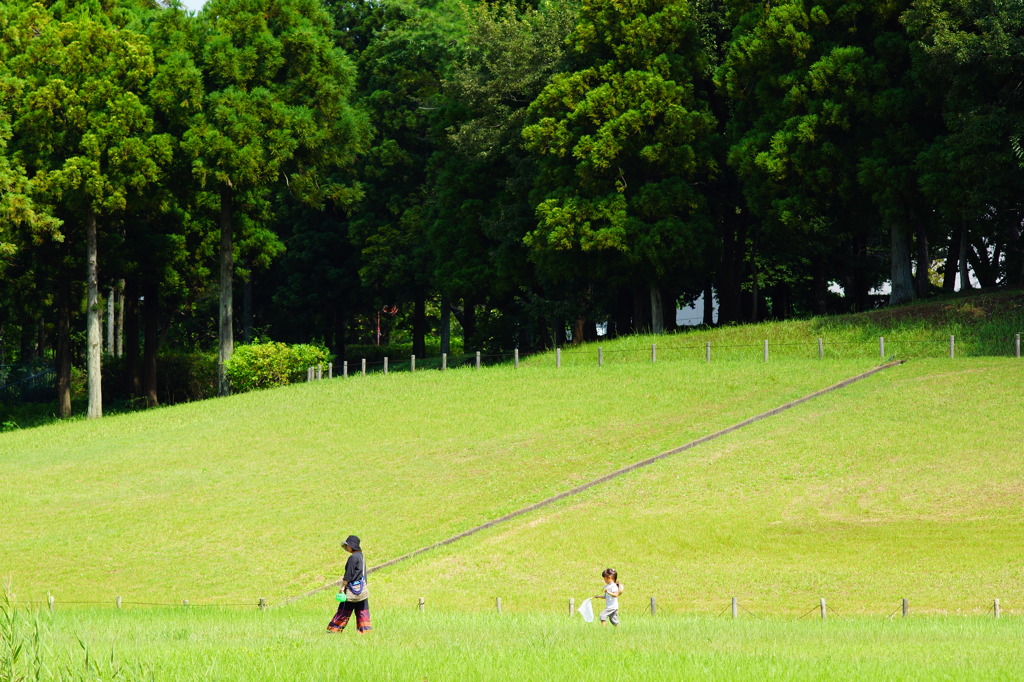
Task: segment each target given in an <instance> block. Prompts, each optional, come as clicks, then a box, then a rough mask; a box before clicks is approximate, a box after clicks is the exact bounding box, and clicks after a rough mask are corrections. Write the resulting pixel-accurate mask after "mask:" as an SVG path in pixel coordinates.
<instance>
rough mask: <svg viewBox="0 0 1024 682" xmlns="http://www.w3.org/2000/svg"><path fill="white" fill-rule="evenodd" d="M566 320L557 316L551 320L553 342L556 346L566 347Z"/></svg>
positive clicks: (553, 345)
mask: <svg viewBox="0 0 1024 682" xmlns="http://www.w3.org/2000/svg"><path fill="white" fill-rule="evenodd" d="M565 341H566V339H565V320H563V319H562V318H561V317H556V318H554V319H553V320H552V321H551V344H552V347H554V348H564V347H565Z"/></svg>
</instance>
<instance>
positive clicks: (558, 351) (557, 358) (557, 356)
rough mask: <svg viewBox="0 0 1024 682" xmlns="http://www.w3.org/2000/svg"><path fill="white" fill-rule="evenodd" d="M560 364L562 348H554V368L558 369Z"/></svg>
mask: <svg viewBox="0 0 1024 682" xmlns="http://www.w3.org/2000/svg"><path fill="white" fill-rule="evenodd" d="M561 366H562V349H561V348H556V349H555V369H559V368H561Z"/></svg>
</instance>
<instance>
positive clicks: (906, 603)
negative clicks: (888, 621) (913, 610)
mask: <svg viewBox="0 0 1024 682" xmlns="http://www.w3.org/2000/svg"><path fill="white" fill-rule="evenodd" d="M909 613H910V602H909V601H907V598H906V597H904V598H903V617H904V618H906V617H907V614H909Z"/></svg>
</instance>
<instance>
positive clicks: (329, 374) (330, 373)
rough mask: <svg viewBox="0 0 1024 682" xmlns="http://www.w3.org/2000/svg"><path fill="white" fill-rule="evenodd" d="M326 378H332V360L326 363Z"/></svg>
mask: <svg viewBox="0 0 1024 682" xmlns="http://www.w3.org/2000/svg"><path fill="white" fill-rule="evenodd" d="M327 378H328V379H333V378H334V363H333V362H330V363H328V364H327Z"/></svg>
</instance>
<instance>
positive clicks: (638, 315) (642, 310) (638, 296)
mask: <svg viewBox="0 0 1024 682" xmlns="http://www.w3.org/2000/svg"><path fill="white" fill-rule="evenodd" d="M650 331H651V299H650V292H649V291H644V287H643V286H641V285H639V284H635V285H634V286H633V333H634V334H649V333H650Z"/></svg>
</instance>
